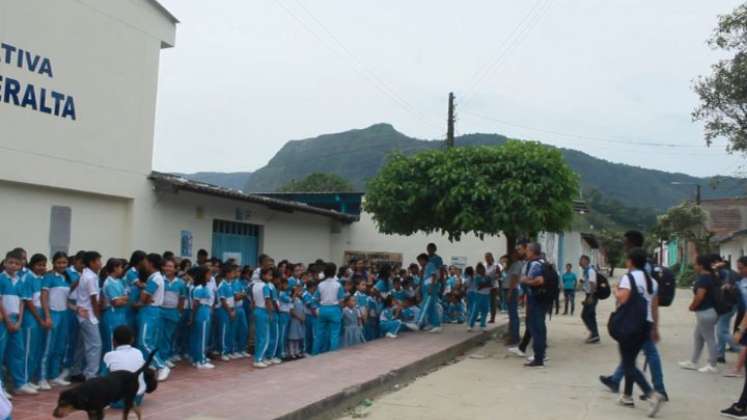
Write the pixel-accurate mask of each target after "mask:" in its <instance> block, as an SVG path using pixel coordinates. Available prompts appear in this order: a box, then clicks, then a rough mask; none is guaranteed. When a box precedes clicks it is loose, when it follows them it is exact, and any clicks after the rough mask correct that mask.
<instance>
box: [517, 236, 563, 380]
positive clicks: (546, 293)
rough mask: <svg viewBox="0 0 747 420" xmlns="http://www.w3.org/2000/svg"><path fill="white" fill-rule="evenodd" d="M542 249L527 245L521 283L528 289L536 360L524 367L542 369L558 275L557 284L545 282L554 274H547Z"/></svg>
mask: <svg viewBox="0 0 747 420" xmlns="http://www.w3.org/2000/svg"><path fill="white" fill-rule="evenodd" d="M541 253H542V247H541V245H540V244H538V243H536V242H532V243H530V244H529V245H527V254H526V256H527V264H526V269H525V270H524V276H523V277H522V279H521V283H522V284H523V285H525V286H526V287H527V290H528V291H527V316H526V318H527V319H526V323H527V328H528V329H529V333H530V335H531V337H532V348H533V350H534V359H533V360H532V361H531V362H529V363H526V364H525V365H524V366H526V367H533V368H542V367H544V366H545V349H546V347H547V326H546V325H545V315H547V312H548V310H549V308H550V305H552V302H553V300H554V299H555V296H554V295H553V294H552V288H555V289H557V287H558V282H557V277H558V276H557V273H556V275H555V279H556V281H555V284H554V285H552V284H550V283H551V281H547V282H546V281H545V277H550V275H551V274H552V273H549V272H548V273H546V271H550V270H547V269H546V267H547V264H546V263H545V262H544V261H543V260H542V259H541V258H540V255H541Z"/></svg>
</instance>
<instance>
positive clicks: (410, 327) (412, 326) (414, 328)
mask: <svg viewBox="0 0 747 420" xmlns="http://www.w3.org/2000/svg"><path fill="white" fill-rule="evenodd" d="M405 327H407V329H408V330H410V331H417V330H419V329H420V328H418V324H416V323H414V322H406V323H405Z"/></svg>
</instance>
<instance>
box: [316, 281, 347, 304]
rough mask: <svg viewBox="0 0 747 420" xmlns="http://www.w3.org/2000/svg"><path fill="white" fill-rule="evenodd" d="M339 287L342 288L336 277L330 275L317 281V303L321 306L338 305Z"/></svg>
mask: <svg viewBox="0 0 747 420" xmlns="http://www.w3.org/2000/svg"><path fill="white" fill-rule="evenodd" d="M340 289H342V285H341V284H340V282H339V281H337V277H330V278H328V279H326V280H324V281H323V282H321V283H319V287H318V288H317V292H319V304H320V305H322V306H330V305H339V304H340Z"/></svg>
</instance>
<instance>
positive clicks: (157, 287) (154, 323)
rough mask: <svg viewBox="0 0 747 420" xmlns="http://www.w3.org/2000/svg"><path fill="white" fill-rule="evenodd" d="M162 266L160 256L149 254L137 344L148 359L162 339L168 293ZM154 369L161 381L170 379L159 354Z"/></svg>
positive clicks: (166, 367) (145, 269) (144, 268)
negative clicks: (162, 316) (165, 299)
mask: <svg viewBox="0 0 747 420" xmlns="http://www.w3.org/2000/svg"><path fill="white" fill-rule="evenodd" d="M162 264H163V258H162V257H161V255H159V254H148V256H146V257H145V261H144V262H143V270H144V271H145V274H147V275H148V280H147V281H146V282H145V287H144V288H143V290H142V292H141V293H140V303H141V305H142V307H141V308H140V309H139V310H138V314H137V325H138V340H137V344H138V348H139V349H140V351H141V352H143V357H144V358H146V359H147V358H148V356H149V355H150V354H151V353H152V352H153V351H154V350H156V349H157V348H158V342H159V339H160V338H161V306H162V305H163V296H164V293H165V292H166V288H165V285H164V281H163V275H162V274H161V272H160V270H161V265H162ZM153 367H155V368H156V369H157V370H158V380H159V381H165V380H166V379H167V378H168V376H169V373H170V369H169V368H168V366H166V364H165V363H164V361H163V360H162V359H161V357H160V356H159V355H158V354H156V356H155V357H154V358H153Z"/></svg>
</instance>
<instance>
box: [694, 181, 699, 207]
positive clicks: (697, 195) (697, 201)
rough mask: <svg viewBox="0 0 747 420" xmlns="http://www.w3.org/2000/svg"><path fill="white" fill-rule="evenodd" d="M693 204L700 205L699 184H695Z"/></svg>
mask: <svg viewBox="0 0 747 420" xmlns="http://www.w3.org/2000/svg"><path fill="white" fill-rule="evenodd" d="M695 204H697V205H700V184H695Z"/></svg>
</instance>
